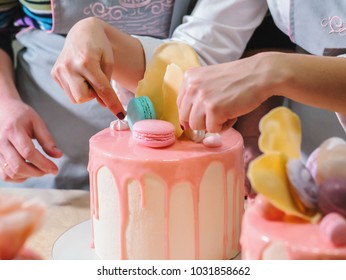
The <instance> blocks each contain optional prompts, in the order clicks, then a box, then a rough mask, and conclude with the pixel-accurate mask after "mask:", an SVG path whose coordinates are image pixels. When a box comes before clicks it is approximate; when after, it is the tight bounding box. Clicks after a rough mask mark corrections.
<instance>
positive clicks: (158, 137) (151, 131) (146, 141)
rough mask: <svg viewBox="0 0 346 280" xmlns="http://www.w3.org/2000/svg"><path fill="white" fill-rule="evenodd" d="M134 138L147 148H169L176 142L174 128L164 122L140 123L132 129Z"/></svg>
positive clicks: (149, 121) (147, 121)
mask: <svg viewBox="0 0 346 280" xmlns="http://www.w3.org/2000/svg"><path fill="white" fill-rule="evenodd" d="M132 137H133V139H135V141H136V142H137V143H138V144H141V145H144V146H147V147H152V148H163V147H168V146H170V145H172V144H173V143H174V142H175V134H174V126H173V125H172V124H171V123H170V122H166V121H162V120H142V121H138V122H136V123H135V124H134V125H133V127H132Z"/></svg>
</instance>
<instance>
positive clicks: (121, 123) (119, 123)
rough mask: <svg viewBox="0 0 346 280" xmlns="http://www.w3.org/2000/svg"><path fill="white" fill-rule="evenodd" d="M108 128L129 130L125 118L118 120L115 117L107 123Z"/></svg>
mask: <svg viewBox="0 0 346 280" xmlns="http://www.w3.org/2000/svg"><path fill="white" fill-rule="evenodd" d="M109 127H110V129H112V130H116V131H123V130H129V129H130V127H129V124H128V122H127V121H126V120H120V119H116V120H115V121H112V122H111V123H110V125H109Z"/></svg>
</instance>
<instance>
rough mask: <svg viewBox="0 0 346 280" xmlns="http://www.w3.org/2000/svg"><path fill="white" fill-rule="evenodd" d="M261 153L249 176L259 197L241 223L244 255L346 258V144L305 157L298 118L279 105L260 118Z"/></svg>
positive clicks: (334, 143)
mask: <svg viewBox="0 0 346 280" xmlns="http://www.w3.org/2000/svg"><path fill="white" fill-rule="evenodd" d="M259 128H260V131H261V136H260V138H259V148H260V149H261V151H262V152H263V154H262V155H261V156H259V157H258V158H256V159H255V160H253V161H252V162H251V163H250V165H249V169H248V178H249V180H250V182H251V185H252V187H253V188H254V189H255V191H256V192H257V196H256V197H255V198H254V199H253V200H250V201H248V208H247V210H246V211H245V214H244V218H243V222H242V236H241V245H242V258H243V259H282V258H283V259H346V180H345V179H346V176H345V172H344V170H345V168H346V142H345V141H344V140H343V139H340V138H335V137H332V138H329V139H327V140H325V141H324V142H323V143H322V144H321V145H320V146H319V147H318V148H317V149H315V151H314V152H313V153H311V154H310V156H309V157H308V159H307V161H306V164H304V162H303V161H302V159H301V158H300V145H301V135H302V133H301V125H300V119H299V117H298V116H297V115H296V114H295V113H293V112H292V111H291V110H289V109H288V108H285V107H278V108H275V109H273V110H272V111H270V112H269V113H268V114H267V115H265V116H264V117H263V118H262V120H261V122H260V126H259Z"/></svg>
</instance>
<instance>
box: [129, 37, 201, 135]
mask: <svg viewBox="0 0 346 280" xmlns="http://www.w3.org/2000/svg"><path fill="white" fill-rule="evenodd" d="M197 66H200V63H199V60H198V56H197V53H196V52H195V50H194V49H193V48H192V47H191V46H189V45H187V44H184V43H180V42H169V43H165V44H162V45H161V46H159V47H158V48H157V49H156V51H155V54H154V56H153V59H152V60H151V62H150V63H149V64H148V67H147V69H146V71H145V74H144V78H143V80H141V81H140V82H139V84H138V87H137V91H136V96H137V97H139V96H147V97H149V98H150V100H151V101H152V103H153V105H154V108H155V111H156V118H157V119H160V120H165V121H169V122H171V123H172V124H173V125H174V126H175V133H176V137H177V138H178V137H180V136H181V135H182V134H183V130H182V129H181V127H180V121H179V114H178V108H177V106H176V100H177V95H178V92H179V88H180V85H181V82H182V80H183V74H184V72H185V71H186V70H187V69H189V68H191V67H197Z"/></svg>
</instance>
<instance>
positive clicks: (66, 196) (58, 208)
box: [0, 188, 90, 260]
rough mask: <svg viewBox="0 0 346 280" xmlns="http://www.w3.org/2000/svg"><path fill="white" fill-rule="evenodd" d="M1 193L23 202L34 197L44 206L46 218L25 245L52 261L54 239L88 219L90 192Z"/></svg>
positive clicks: (30, 190) (14, 191)
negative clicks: (17, 197) (20, 198)
mask: <svg viewBox="0 0 346 280" xmlns="http://www.w3.org/2000/svg"><path fill="white" fill-rule="evenodd" d="M1 193H9V194H12V195H16V196H21V197H23V198H24V199H32V198H37V199H40V200H41V201H43V202H44V203H45V204H46V205H47V208H46V216H45V218H44V220H43V222H42V225H41V227H40V229H39V230H38V231H37V232H35V233H34V234H33V235H32V236H31V237H30V238H29V239H28V240H27V243H26V244H25V246H26V247H27V248H29V249H32V250H34V251H35V252H37V253H38V254H40V255H41V256H42V257H43V258H44V259H48V260H49V259H52V248H53V245H54V242H55V241H56V239H57V238H58V237H59V236H60V235H61V234H63V233H64V232H65V231H66V230H68V229H70V228H71V227H72V226H74V225H76V224H79V223H81V222H83V221H86V220H88V219H90V201H89V192H88V191H82V190H56V189H22V188H13V189H10V188H0V194H1Z"/></svg>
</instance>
